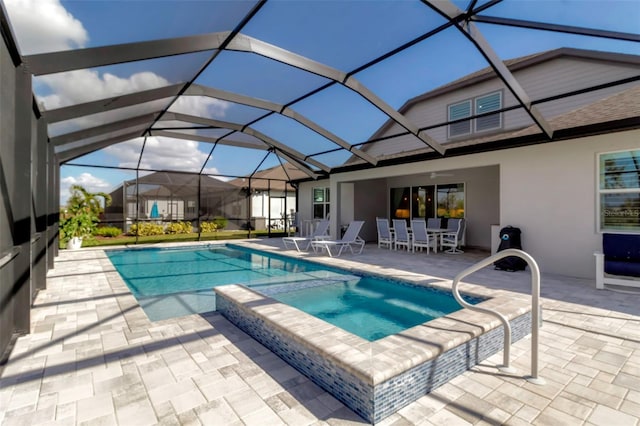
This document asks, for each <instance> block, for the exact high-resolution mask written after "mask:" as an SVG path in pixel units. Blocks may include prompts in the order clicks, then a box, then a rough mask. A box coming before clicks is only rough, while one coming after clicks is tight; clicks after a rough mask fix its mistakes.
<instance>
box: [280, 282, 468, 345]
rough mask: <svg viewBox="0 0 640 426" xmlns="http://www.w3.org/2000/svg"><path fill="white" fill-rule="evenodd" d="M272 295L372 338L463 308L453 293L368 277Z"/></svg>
mask: <svg viewBox="0 0 640 426" xmlns="http://www.w3.org/2000/svg"><path fill="white" fill-rule="evenodd" d="M272 297H273V298H275V299H277V300H279V301H281V302H283V303H286V304H287V305H290V306H293V307H295V308H298V309H300V310H301V311H304V312H306V313H308V314H311V315H313V316H316V317H318V318H320V319H323V320H325V321H327V322H329V323H331V324H333V325H335V326H338V327H340V328H342V329H343V330H346V331H349V332H350V333H353V334H356V335H358V336H360V337H362V338H364V339H366V340H369V341H373V340H378V339H381V338H383V337H386V336H390V335H392V334H396V333H399V332H401V331H403V330H406V329H407V328H410V327H414V326H416V325H419V324H422V323H425V322H427V321H431V320H432V319H435V318H439V317H441V316H444V315H447V314H450V313H452V312H455V311H458V310H460V305H459V304H458V302H456V300H455V299H454V298H453V296H452V295H451V294H450V293H445V292H442V291H439V290H435V289H430V288H423V287H414V286H410V285H404V284H400V283H394V282H391V281H387V280H382V279H376V278H367V277H365V278H361V279H360V280H358V281H355V282H354V281H350V282H344V283H334V284H328V285H324V286H318V287H314V288H309V289H303V290H294V291H291V292H288V293H279V294H275V295H273V296H272ZM466 299H469V298H468V297H467V298H466ZM471 302H472V303H477V302H478V300H471Z"/></svg>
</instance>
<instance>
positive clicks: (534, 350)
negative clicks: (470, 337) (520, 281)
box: [451, 249, 545, 385]
mask: <svg viewBox="0 0 640 426" xmlns="http://www.w3.org/2000/svg"><path fill="white" fill-rule="evenodd" d="M508 256H517V257H520V258H522V259H524V260H525V261H526V262H527V264H528V265H529V267H530V268H531V376H530V377H527V380H528V381H529V382H531V383H533V384H536V385H543V384H545V380H544V379H543V378H541V377H539V376H538V335H539V329H540V323H541V315H540V268H539V267H538V264H537V263H536V261H535V259H534V258H533V257H532V256H531V255H530V254H529V253H527V252H525V251H522V250H518V249H506V250H503V251H500V252H498V253H496V254H494V255H492V256H489V257H487V258H486V259H483V260H481V261H480V262H477V263H475V264H473V265H471V266H470V267H468V268H466V269H464V270H463V271H461V272H460V273H459V274H458V275H456V276H455V278H454V279H453V285H452V287H451V291H452V292H453V297H455V299H456V300H457V301H458V303H459V304H460V305H462V306H463V307H465V308H468V309H471V310H474V311H479V312H484V313H486V314H489V315H493V316H495V317H497V318H498V319H500V321H501V322H502V324H503V325H504V351H503V364H504V365H503V366H502V367H501V368H500V369H501V370H502V371H504V372H509V373H510V372H513V371H514V370H513V369H512V368H511V367H510V366H509V359H510V350H511V349H510V348H511V325H510V324H509V320H508V319H507V318H506V317H505V316H504V315H502V314H501V313H499V312H496V311H493V310H491V309H487V308H483V307H481V306H476V305H472V304H470V303H468V302H467V301H465V300H464V299H463V298H462V297H461V296H460V293H459V291H458V284H459V282H460V280H462V279H463V278H464V277H466V276H467V275H470V274H472V273H474V272H476V271H479V270H480V269H482V268H484V267H486V266H489V265H491V264H493V262H495V261H496V260H499V259H502V258H504V257H508Z"/></svg>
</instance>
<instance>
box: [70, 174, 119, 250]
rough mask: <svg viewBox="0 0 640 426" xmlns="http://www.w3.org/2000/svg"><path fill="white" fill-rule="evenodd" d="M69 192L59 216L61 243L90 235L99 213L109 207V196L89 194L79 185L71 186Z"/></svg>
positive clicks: (95, 225) (95, 193) (98, 218)
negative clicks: (64, 206)
mask: <svg viewBox="0 0 640 426" xmlns="http://www.w3.org/2000/svg"><path fill="white" fill-rule="evenodd" d="M69 191H70V192H71V197H69V200H68V201H67V206H66V208H65V209H64V210H63V211H62V212H61V215H60V217H61V221H60V230H61V233H60V238H61V239H62V242H63V243H66V242H68V241H69V240H71V239H72V238H80V239H82V238H83V237H87V236H89V235H91V234H92V233H93V231H94V230H95V228H96V227H97V226H98V222H100V213H102V211H103V210H104V207H107V206H109V205H111V196H110V195H109V194H106V193H104V192H89V191H87V190H86V189H85V188H84V187H82V186H80V185H73V186H71V188H70V189H69ZM100 197H101V198H102V199H101V198H100ZM103 200H104V207H103Z"/></svg>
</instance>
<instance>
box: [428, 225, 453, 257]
mask: <svg viewBox="0 0 640 426" xmlns="http://www.w3.org/2000/svg"><path fill="white" fill-rule="evenodd" d="M449 231H451V229H447V228H427V233H428V234H433V235H434V236H435V237H436V248H435V252H436V253H437V252H438V246H440V234H443V233H445V232H449Z"/></svg>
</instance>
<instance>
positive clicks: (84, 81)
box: [2, 0, 640, 204]
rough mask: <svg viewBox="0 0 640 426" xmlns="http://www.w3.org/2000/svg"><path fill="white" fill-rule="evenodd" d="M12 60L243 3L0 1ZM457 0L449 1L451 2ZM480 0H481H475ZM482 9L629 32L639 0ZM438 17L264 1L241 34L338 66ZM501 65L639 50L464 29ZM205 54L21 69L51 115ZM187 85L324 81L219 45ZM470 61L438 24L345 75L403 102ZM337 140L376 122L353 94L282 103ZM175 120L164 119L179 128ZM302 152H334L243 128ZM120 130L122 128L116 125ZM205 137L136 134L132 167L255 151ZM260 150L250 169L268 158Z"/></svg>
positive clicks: (349, 2) (222, 27)
mask: <svg viewBox="0 0 640 426" xmlns="http://www.w3.org/2000/svg"><path fill="white" fill-rule="evenodd" d="M2 2H3V5H4V7H5V8H6V10H7V12H8V14H9V18H10V23H11V25H12V28H13V31H14V34H15V35H16V38H17V41H18V47H19V49H20V51H21V54H23V55H29V54H35V53H43V52H53V51H59V50H68V49H77V48H85V47H94V46H105V45H111V44H118V43H129V42H136V41H146V40H153V39H160V38H169V37H180V36H188V35H194V34H204V33H211V32H219V31H228V30H231V29H233V27H234V26H235V25H236V23H237V22H238V20H239V19H240V18H241V17H242V16H244V15H245V14H246V13H247V11H248V10H249V9H250V8H251V7H252V6H253V3H252V2H249V1H220V0H215V1H214V0H197V1H190V0H182V1H153V0H127V1H123V0H108V1H106V0H105V1H102V0H70V1H64V0H2ZM467 2H468V1H467V0H454V3H455V4H456V5H457V6H458V7H465V6H466V5H467ZM483 3H486V0H484V1H483V0H481V1H479V2H478V4H483ZM486 14H488V15H491V16H499V17H508V18H515V19H527V20H539V21H542V22H547V23H562V24H566V25H574V26H583V27H593V28H598V29H603V30H611V31H621V32H629V33H636V34H637V33H639V32H640V28H639V27H640V0H505V1H503V2H502V3H499V4H498V5H496V6H494V7H492V8H490V9H489V10H488V11H487V12H486ZM442 23H443V20H442V18H441V17H439V16H438V15H437V14H435V13H433V12H432V11H431V10H430V9H429V8H427V7H425V6H424V5H423V4H421V3H420V2H417V1H408V0H394V1H391V0H371V1H366V0H359V1H356V0H336V1H329V2H326V1H324V2H321V1H298V2H293V1H270V2H268V3H267V4H266V5H265V6H264V7H263V8H262V9H261V10H260V11H259V12H258V14H257V15H256V16H255V17H254V18H253V19H252V20H251V21H250V22H249V24H248V25H247V26H246V27H245V28H244V29H243V30H242V33H243V34H246V35H249V36H251V37H254V38H257V39H259V40H262V41H265V42H268V43H271V44H275V45H277V46H280V47H282V48H284V49H287V50H290V51H292V52H295V53H298V54H300V55H303V56H305V57H308V58H311V59H314V60H316V61H318V62H321V63H324V64H326V65H329V66H331V67H333V68H335V69H338V70H340V71H344V72H350V71H353V70H356V69H357V68H358V67H359V66H361V65H363V64H366V63H367V62H369V61H371V60H373V59H375V58H377V57H378V56H380V55H382V54H383V53H385V52H387V51H389V50H392V49H393V48H395V47H397V46H400V45H402V44H403V43H405V42H406V41H408V40H411V39H413V38H415V37H417V36H419V35H421V34H423V33H425V32H427V31H428V30H429V29H432V28H435V27H437V26H438V25H440V24H442ZM478 28H479V30H480V31H481V32H482V34H483V35H484V37H485V38H486V39H487V40H488V41H489V42H490V43H491V45H492V46H493V48H494V50H495V51H496V53H497V54H498V55H499V56H500V57H501V58H503V59H509V58H513V57H518V56H523V55H527V54H530V53H535V52H539V51H543V50H548V49H553V48H558V47H564V46H567V47H576V48H584V49H594V50H605V51H615V52H624V53H633V54H640V49H639V48H638V44H637V43H631V42H620V41H611V40H606V39H598V38H591V37H582V36H569V35H562V34H557V33H550V32H541V31H531V30H521V29H512V28H506V27H502V26H491V25H488V24H478ZM211 54H212V52H200V53H194V54H188V55H181V56H179V57H170V58H160V59H153V60H147V61H139V62H133V63H128V64H120V65H113V66H107V67H100V68H95V69H90V70H78V71H72V72H67V73H59V74H53V75H47V76H40V77H35V78H34V80H33V87H34V92H35V94H36V97H37V101H38V103H39V104H40V105H41V108H44V109H54V108H59V107H63V106H67V105H73V104H77V103H81V102H87V101H91V100H97V99H102V98H107V97H111V96H114V95H117V94H121V93H129V92H133V91H140V90H146V89H151V88H156V87H163V86H167V85H170V84H175V83H184V82H186V81H189V80H190V79H191V78H192V77H193V76H194V75H195V73H196V72H197V70H199V69H200V68H201V67H202V65H203V64H204V63H205V61H207V60H208V58H209V57H210V56H211ZM214 65H215V68H214V67H209V68H208V69H207V70H205V71H204V72H203V73H202V74H201V75H200V76H199V77H198V79H197V80H196V83H198V84H202V85H206V86H210V87H214V88H217V89H222V90H227V91H233V92H237V93H240V94H245V95H248V96H252V97H257V98H261V99H267V100H270V101H273V102H277V103H281V104H285V103H287V102H290V101H292V100H294V99H296V98H297V97H299V96H301V95H303V94H305V93H307V92H308V91H310V90H312V89H314V88H317V87H320V86H322V85H324V84H326V83H328V82H330V81H329V80H328V79H326V78H324V77H321V76H317V75H312V74H309V73H306V72H304V71H301V70H298V69H294V68H292V67H289V66H286V65H284V64H281V63H278V62H275V61H272V60H269V59H266V58H263V57H259V56H257V55H250V54H246V53H240V52H226V51H225V52H222V53H221V54H220V55H219V56H218V58H217V59H216V60H215V61H214ZM486 65H487V64H486V62H485V60H484V58H483V57H482V56H481V55H480V54H479V53H478V52H477V50H476V49H475V48H474V47H473V45H472V44H471V43H469V42H468V40H467V39H466V38H465V37H463V36H462V35H461V34H460V33H459V32H458V31H457V30H455V29H450V30H446V31H444V32H442V33H440V34H438V35H436V36H434V37H432V38H429V39H427V40H425V41H423V42H421V43H418V44H416V45H415V46H413V47H411V48H410V49H407V50H405V51H403V52H401V53H400V54H397V55H394V56H392V57H390V58H388V59H386V60H384V61H382V62H380V63H378V64H376V65H375V66H373V67H371V68H369V69H367V70H364V71H362V72H359V73H356V74H355V77H356V78H357V79H358V80H359V81H360V82H361V83H362V84H364V85H365V86H366V87H368V88H369V89H371V90H372V91H373V92H375V94H376V95H377V96H378V97H380V98H381V99H383V100H384V101H385V102H386V103H388V104H389V105H391V106H392V107H394V108H396V109H397V108H399V107H400V106H401V105H403V104H404V102H406V101H407V100H408V99H410V98H412V97H414V96H417V95H419V94H421V93H424V92H427V91H429V90H432V89H434V88H436V87H439V86H441V85H443V84H446V83H448V82H451V81H453V80H455V79H457V78H460V77H462V76H464V75H466V74H468V73H471V72H474V71H477V70H479V69H482V68H484V67H486ZM169 101H170V100H169V99H166V100H159V101H154V102H153V103H150V104H149V105H146V106H141V107H138V108H135V109H123V110H122V111H117V112H111V113H110V115H111V117H110V120H112V121H114V120H118V119H124V118H128V117H131V116H132V115H139V114H141V113H144V112H147V111H145V107H146V109H148V111H149V112H150V111H154V110H157V109H158V108H162V107H163V106H166V105H167V104H168V102H169ZM292 109H294V110H295V111H296V112H298V113H300V114H303V115H305V116H307V117H309V118H311V119H313V121H315V122H316V123H318V124H319V125H321V126H323V127H325V128H326V129H328V130H329V131H331V132H333V133H335V134H336V135H338V136H339V137H341V138H343V139H345V140H347V141H348V142H349V143H352V144H353V143H358V142H364V141H366V140H367V138H369V137H370V136H371V135H372V134H373V133H374V132H375V131H376V130H377V129H378V128H379V127H380V126H381V125H382V124H384V122H385V121H386V119H387V117H386V116H385V115H384V114H382V113H381V112H380V111H379V110H377V109H376V108H375V107H373V106H372V105H371V104H370V103H368V102H367V101H366V100H364V99H363V98H362V97H360V96H359V95H357V94H356V93H354V92H352V91H350V90H348V89H347V88H345V87H343V86H341V85H336V84H334V85H332V86H331V87H329V88H328V89H326V90H324V91H322V92H320V93H318V94H316V95H315V96H313V97H310V98H307V99H305V100H303V101H300V102H298V103H296V104H294V105H293V106H292ZM171 111H176V112H181V113H186V114H191V115H198V116H204V117H209V118H214V119H218V120H223V121H230V122H240V123H247V122H250V121H251V120H253V119H255V118H256V117H258V116H259V115H262V114H263V113H264V111H263V110H258V109H255V108H250V107H243V106H238V105H236V104H233V103H229V102H225V101H221V100H217V99H211V98H206V97H183V98H181V99H180V100H178V102H176V103H175V104H174V105H173V106H172V108H171ZM103 119H104V117H100V116H98V117H92V116H87V117H82V118H80V119H77V120H69V121H67V122H62V123H57V124H55V125H50V127H49V133H50V136H55V135H58V134H64V133H66V132H69V131H74V130H78V129H83V128H87V127H91V126H93V125H96V124H97V123H101V122H102V120H103ZM179 124H180V123H174V125H179ZM252 127H253V128H255V129H256V130H259V131H261V132H263V133H265V134H267V135H268V136H270V137H273V138H275V139H277V140H280V141H283V142H284V143H287V144H289V145H290V146H292V147H293V148H295V149H296V150H298V151H300V152H301V153H303V154H305V155H310V154H314V153H318V152H322V151H325V150H327V149H331V148H334V147H336V145H334V144H333V143H332V142H330V141H328V140H327V139H325V138H323V137H321V136H319V135H317V134H315V133H314V132H312V131H310V130H309V129H307V128H305V127H304V126H301V125H299V124H298V123H296V122H294V121H293V120H290V119H288V118H283V117H281V116H278V115H277V114H275V115H272V116H270V117H268V118H266V119H264V120H261V121H260V122H257V123H256V124H255V125H253V126H252ZM123 133H124V130H123ZM141 148H142V139H137V140H133V141H130V142H123V143H120V144H117V145H113V146H110V147H108V148H105V149H103V150H101V151H99V152H96V153H93V154H90V155H88V156H86V157H83V158H80V159H78V160H75V161H74V162H76V163H80V164H102V165H107V166H116V167H136V166H137V164H138V158H139V153H140V151H141ZM210 149H211V144H208V143H204V142H196V141H186V140H176V139H169V138H165V137H149V138H147V140H146V143H145V145H144V153H143V155H142V158H141V160H140V167H142V168H152V169H172V170H186V171H194V172H199V171H200V170H201V169H203V172H205V173H211V174H218V173H221V174H228V175H246V174H249V173H251V172H252V171H253V170H254V169H255V167H256V166H257V165H258V164H259V163H260V161H262V160H263V159H264V157H265V152H260V151H256V150H248V149H244V150H242V149H239V150H234V149H227V148H222V147H221V149H219V150H218V149H216V151H214V155H213V156H212V157H211V158H209V152H210ZM348 157H349V155H348V153H337V154H330V155H325V156H322V157H318V160H320V159H322V160H323V161H327V163H328V164H329V165H330V166H337V165H339V164H341V163H342V162H343V161H345V160H346V159H347V158H348ZM277 164H278V161H277V159H276V158H275V156H274V155H270V156H268V157H267V160H266V161H264V163H263V165H262V168H266V167H270V166H274V165H277ZM132 177H135V172H132V171H122V170H112V169H107V168H87V167H76V166H63V168H62V170H61V204H64V202H65V201H66V198H67V197H68V188H69V187H70V186H71V185H73V184H80V185H83V186H84V187H85V188H87V189H88V190H90V191H104V192H110V191H111V190H113V189H115V188H116V187H117V186H118V185H119V184H121V182H122V180H125V179H131V178H132Z"/></svg>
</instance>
